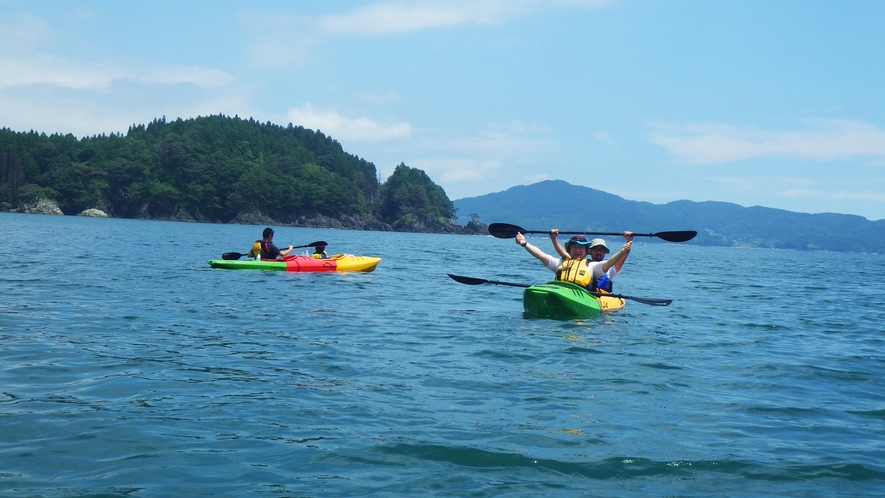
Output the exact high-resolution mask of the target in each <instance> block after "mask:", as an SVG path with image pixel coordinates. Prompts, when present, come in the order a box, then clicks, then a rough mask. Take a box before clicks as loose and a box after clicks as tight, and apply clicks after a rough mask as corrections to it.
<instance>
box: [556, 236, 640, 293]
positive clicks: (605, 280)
mask: <svg viewBox="0 0 885 498" xmlns="http://www.w3.org/2000/svg"><path fill="white" fill-rule="evenodd" d="M557 235H559V230H557V229H555V228H554V229H553V230H550V239H551V241H552V242H553V247H555V248H556V252H557V253H559V255H560V256H562V257H563V258H567V257H568V256H569V254H568V252H566V250H565V249H564V248H563V247H562V244H560V243H559V240H557V238H556V236H557ZM624 240H626V241H627V242H632V241H633V232H630V231H625V232H624ZM589 245H590V248H589V249H588V250H587V254H588V255H589V257H590V261H602V260H603V258H605V255H606V254H608V253H609V252H610V251H609V248H608V246H607V245H605V239H593V240H591V241H590V244H589ZM629 255H630V251H629V250H628V251H627V254H625V255H624V257H623V258H621V260H620V261H618V262H617V263H615V266H613V267H611V268H609V269H608V271H607V272H605V273H604V274H603V275H602V276H601V277H599V279H597V280H596V281H595V288H590V290H602V291H605V292H608V293H611V291H612V280H614V278H615V277H616V276H617V275H618V274H620V273H621V268H622V267H623V266H624V262H625V261H627V256H629ZM588 288H589V287H588Z"/></svg>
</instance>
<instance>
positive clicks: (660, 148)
mask: <svg viewBox="0 0 885 498" xmlns="http://www.w3.org/2000/svg"><path fill="white" fill-rule="evenodd" d="M882 26H885V2H882V1H877V0H854V1H851V2H845V1H828V0H796V1H793V0H778V1H776V2H772V1H770V0H716V1H709V0H697V1H694V0H673V1H661V0H483V1H474V0H465V1H461V0H438V1H437V0H430V1H420V0H411V1H397V0H394V1H334V2H329V1H318V0H316V1H313V0H302V1H297V2H292V1H265V2H242V1H239V2H234V1H223V0H213V1H189V2H182V1H180V0H177V1H166V0H152V1H150V2H117V1H109V0H108V1H76V0H65V1H55V0H41V1H37V2H35V1H33V0H28V1H18V0H15V1H12V0H0V128H7V129H10V130H13V131H30V130H34V131H37V132H42V133H46V134H52V133H62V134H67V133H72V134H74V135H75V136H77V137H78V138H82V137H86V136H92V135H98V134H102V133H105V134H110V133H124V134H125V133H126V131H127V130H128V128H129V126H131V125H133V124H146V123H149V122H150V121H152V120H153V119H155V118H161V117H164V116H165V118H166V119H167V121H171V120H174V119H177V118H182V119H188V118H195V117H198V116H207V115H218V114H223V115H226V116H239V117H241V118H249V117H252V118H254V119H256V120H258V121H260V122H268V121H269V122H271V123H275V124H279V125H282V126H286V125H288V123H292V124H293V125H296V126H298V125H300V126H304V127H306V128H311V129H318V130H320V131H322V132H323V133H325V134H326V135H328V136H331V137H332V138H333V139H335V140H337V141H338V142H339V143H340V144H341V145H342V147H343V148H344V150H345V151H346V152H348V153H351V154H354V155H356V156H359V157H361V158H363V159H366V160H367V161H370V162H372V163H374V164H375V167H376V168H377V170H378V174H379V177H380V180H381V181H384V180H386V179H387V177H389V176H390V174H391V173H393V170H394V168H395V167H396V166H397V165H398V164H400V163H405V164H406V165H407V166H410V167H413V168H419V169H422V170H424V171H425V172H426V173H427V174H428V176H429V177H430V178H431V180H433V181H434V182H435V183H437V184H438V185H440V186H441V187H443V189H445V191H446V193H447V195H448V196H449V198H450V199H452V200H457V199H461V198H464V197H474V196H479V195H484V194H488V193H492V192H500V191H503V190H506V189H508V188H510V187H513V186H516V185H528V184H532V183H535V182H538V181H542V180H565V181H567V182H569V183H572V184H574V185H583V186H587V187H591V188H595V189H599V190H603V191H605V192H609V193H612V194H616V195H619V196H621V197H624V198H626V199H630V200H636V201H647V202H652V203H655V204H662V203H666V202H670V201H675V200H682V199H687V200H691V201H698V202H700V201H724V202H733V203H736V204H739V205H742V206H765V207H772V208H778V209H785V210H788V211H797V212H804V213H821V212H831V213H843V214H854V215H860V216H863V217H866V218H867V219H870V220H879V219H885V29H883V28H882ZM563 202H568V200H567V199H564V200H563ZM576 208H577V209H588V213H589V212H593V211H596V210H597V209H598V211H597V212H601V213H600V214H604V210H605V207H604V206H596V207H593V209H590V208H588V207H584V206H576Z"/></svg>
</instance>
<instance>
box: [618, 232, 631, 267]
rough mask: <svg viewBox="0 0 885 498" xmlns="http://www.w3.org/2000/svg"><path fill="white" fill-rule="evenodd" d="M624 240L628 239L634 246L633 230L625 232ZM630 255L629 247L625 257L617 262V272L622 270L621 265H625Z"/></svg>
mask: <svg viewBox="0 0 885 498" xmlns="http://www.w3.org/2000/svg"><path fill="white" fill-rule="evenodd" d="M624 240H626V241H627V242H630V244H631V247H632V244H633V232H624ZM629 255H630V249H627V254H624V257H623V258H621V260H620V261H618V262H617V263H615V271H616V272H618V273H620V272H621V267H623V266H624V261H627V256H629Z"/></svg>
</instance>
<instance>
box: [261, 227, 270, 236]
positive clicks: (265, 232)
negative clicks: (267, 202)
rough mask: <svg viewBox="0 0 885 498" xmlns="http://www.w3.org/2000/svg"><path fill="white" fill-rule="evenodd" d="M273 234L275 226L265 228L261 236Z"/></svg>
mask: <svg viewBox="0 0 885 498" xmlns="http://www.w3.org/2000/svg"><path fill="white" fill-rule="evenodd" d="M271 235H273V228H270V227H267V228H265V229H264V231H263V232H261V236H262V237H264V238H265V239H266V238H268V237H270V236H271Z"/></svg>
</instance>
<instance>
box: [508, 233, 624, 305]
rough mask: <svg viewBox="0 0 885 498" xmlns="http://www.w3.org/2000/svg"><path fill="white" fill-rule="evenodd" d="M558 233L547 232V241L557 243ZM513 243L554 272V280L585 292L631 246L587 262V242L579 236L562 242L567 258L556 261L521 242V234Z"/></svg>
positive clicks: (523, 239)
mask: <svg viewBox="0 0 885 498" xmlns="http://www.w3.org/2000/svg"><path fill="white" fill-rule="evenodd" d="M558 234H559V230H556V229H554V230H551V231H550V239H551V240H552V241H553V242H554V246H555V245H556V244H557V242H556V235H558ZM516 243H517V245H519V246H520V247H524V248H525V249H526V250H527V251H528V252H529V254H531V255H532V256H534V257H535V258H537V259H538V260H539V261H540V262H541V263H543V264H544V266H545V267H547V269H549V270H550V271H553V272H555V273H556V277H555V279H556V280H560V281H564V282H572V283H575V284H577V285H580V286H582V287H585V288H587V289H588V290H591V291H592V290H595V283H596V281H597V280H598V279H599V278H600V277H602V275H603V274H605V273H606V272H607V271H608V270H609V269H610V268H612V267H614V266H615V265H616V264H617V263H618V262H619V261H621V260H622V259H623V258H625V257H626V256H627V253H629V252H630V248H631V247H632V246H633V242H632V241H628V242H627V243H626V244H624V247H622V248H621V249H620V250H619V251H618V252H616V253H614V254H612V256H611V257H610V258H609V259H607V260H605V261H588V260H587V259H586V258H587V253H588V249H589V247H588V246H589V245H590V242H588V241H587V237H584V236H583V235H576V236H574V237H572V238H571V239H569V240H568V242H566V243H565V252H566V253H567V255H568V256H567V257H562V258H556V257H554V256H550V255H549V254H547V253H545V252H544V251H542V250H541V249H540V248H539V247H536V246H534V245H532V244H529V242H528V241H527V240H526V239H525V235H523V234H522V233H519V232H517V233H516Z"/></svg>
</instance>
